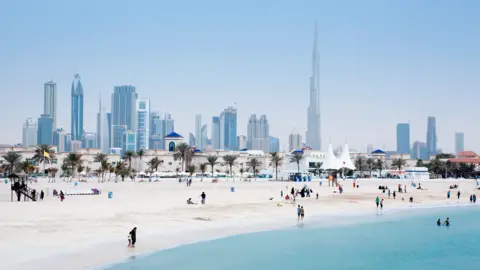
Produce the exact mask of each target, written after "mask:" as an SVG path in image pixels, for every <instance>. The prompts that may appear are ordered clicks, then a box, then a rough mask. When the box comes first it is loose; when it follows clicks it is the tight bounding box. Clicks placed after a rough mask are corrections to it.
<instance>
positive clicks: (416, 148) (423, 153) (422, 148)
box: [411, 141, 430, 160]
mask: <svg viewBox="0 0 480 270" xmlns="http://www.w3.org/2000/svg"><path fill="white" fill-rule="evenodd" d="M411 158H412V159H421V160H428V159H430V153H429V151H428V147H427V144H426V143H424V142H419V141H416V142H414V143H413V147H412V153H411Z"/></svg>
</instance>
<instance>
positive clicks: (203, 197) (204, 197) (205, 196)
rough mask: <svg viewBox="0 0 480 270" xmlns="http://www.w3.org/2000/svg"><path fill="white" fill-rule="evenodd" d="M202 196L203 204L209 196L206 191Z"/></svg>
mask: <svg viewBox="0 0 480 270" xmlns="http://www.w3.org/2000/svg"><path fill="white" fill-rule="evenodd" d="M200 197H202V204H205V199H206V198H207V195H206V194H205V192H202V195H200Z"/></svg>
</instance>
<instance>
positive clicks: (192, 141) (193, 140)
mask: <svg viewBox="0 0 480 270" xmlns="http://www.w3.org/2000/svg"><path fill="white" fill-rule="evenodd" d="M188 145H190V146H195V145H196V138H195V135H193V133H191V132H190V133H189V134H188Z"/></svg>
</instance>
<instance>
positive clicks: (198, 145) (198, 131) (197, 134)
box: [195, 114, 203, 149]
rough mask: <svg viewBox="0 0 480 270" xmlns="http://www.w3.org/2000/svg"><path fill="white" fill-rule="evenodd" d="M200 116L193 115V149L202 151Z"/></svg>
mask: <svg viewBox="0 0 480 270" xmlns="http://www.w3.org/2000/svg"><path fill="white" fill-rule="evenodd" d="M202 142H203V140H202V115H201V114H197V115H195V147H196V148H197V149H203V146H202Z"/></svg>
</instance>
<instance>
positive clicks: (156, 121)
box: [149, 112, 175, 149]
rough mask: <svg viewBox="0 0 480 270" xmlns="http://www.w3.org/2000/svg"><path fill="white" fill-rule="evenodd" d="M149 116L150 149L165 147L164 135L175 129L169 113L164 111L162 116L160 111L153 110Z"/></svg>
mask: <svg viewBox="0 0 480 270" xmlns="http://www.w3.org/2000/svg"><path fill="white" fill-rule="evenodd" d="M150 117H151V121H150V123H151V127H150V129H151V132H150V133H151V134H152V135H151V136H150V143H149V144H150V146H151V149H165V136H167V135H168V134H170V133H172V132H174V131H175V121H174V120H173V118H172V115H171V114H170V113H165V115H164V116H163V117H162V116H161V114H160V113H158V112H153V113H151V116H150ZM154 145H155V146H154Z"/></svg>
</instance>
